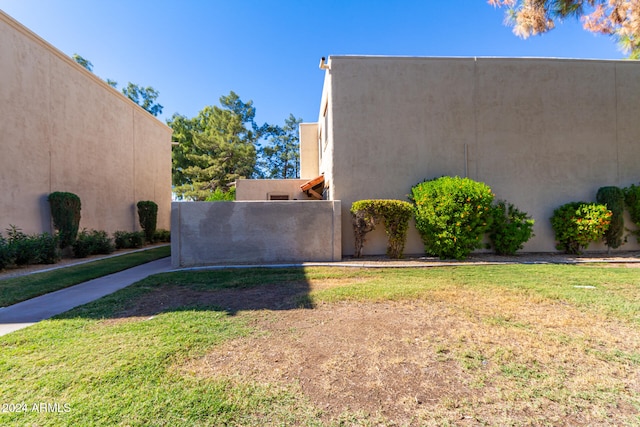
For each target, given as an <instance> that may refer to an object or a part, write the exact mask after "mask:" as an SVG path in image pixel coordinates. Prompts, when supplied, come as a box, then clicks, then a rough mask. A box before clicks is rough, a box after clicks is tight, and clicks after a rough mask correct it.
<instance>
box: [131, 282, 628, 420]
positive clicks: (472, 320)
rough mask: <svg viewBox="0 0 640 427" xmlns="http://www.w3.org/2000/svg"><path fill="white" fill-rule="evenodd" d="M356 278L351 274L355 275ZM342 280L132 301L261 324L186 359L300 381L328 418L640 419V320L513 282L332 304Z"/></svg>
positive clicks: (228, 372) (249, 378)
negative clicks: (205, 309)
mask: <svg viewBox="0 0 640 427" xmlns="http://www.w3.org/2000/svg"><path fill="white" fill-rule="evenodd" d="M349 283H351V281H349ZM342 284H343V283H342V282H341V281H340V280H328V281H317V282H311V283H304V284H303V283H296V284H287V285H272V286H260V287H256V288H246V289H228V290H220V291H212V292H196V291H192V290H189V289H185V288H177V287H164V288H159V289H158V290H156V291H155V292H153V293H152V294H151V295H147V297H145V298H144V300H140V301H139V302H138V303H136V304H135V305H134V306H132V307H131V308H129V309H128V310H127V311H126V312H123V313H121V315H122V316H123V317H127V316H146V315H153V314H156V313H158V312H159V311H165V310H168V309H171V308H176V307H183V306H189V305H195V304H197V305H202V304H211V305H215V306H218V307H220V308H222V309H225V310H228V311H229V312H231V313H233V314H235V315H238V316H243V317H244V318H245V319H246V320H247V321H248V322H249V323H250V324H251V325H252V326H253V327H254V328H255V330H256V332H255V333H254V334H252V335H251V336H249V337H245V338H241V339H237V340H233V341H229V342H227V343H225V344H223V345H221V346H219V347H216V348H215V349H213V350H212V351H211V352H210V353H208V354H207V355H206V356H204V357H202V358H199V359H197V360H190V361H189V362H187V363H186V364H184V365H181V366H176V367H175V369H176V370H178V371H179V372H181V373H182V374H183V375H189V376H195V377H198V378H227V379H230V380H231V381H236V382H238V383H239V384H240V383H247V382H249V383H251V382H257V383H263V384H277V385H279V386H284V387H291V388H292V389H293V390H297V391H298V392H299V393H300V394H301V400H303V401H306V402H309V403H310V404H311V405H313V407H314V408H316V409H318V410H319V411H320V413H321V417H322V420H323V421H324V422H326V423H331V422H336V420H349V422H348V423H347V425H361V424H366V425H370V424H373V425H465V426H467V425H469V426H471V425H473V426H475V425H567V426H569V425H571V426H581V425H584V426H588V425H627V424H628V425H632V424H634V423H635V422H638V418H637V417H638V408H639V407H640V354H639V353H638V348H640V331H638V328H637V327H635V326H634V325H630V324H624V323H620V322H613V321H611V320H609V319H607V318H605V317H604V316H600V315H597V314H594V313H592V312H591V313H587V312H583V311H580V310H578V309H576V308H575V307H573V306H571V305H568V304H565V303H562V302H552V301H548V300H543V299H540V298H536V297H535V296H527V295H523V294H517V293H514V292H509V291H506V290H505V291H496V292H491V293H490V294H488V293H486V292H479V291H473V290H468V289H459V288H455V289H442V290H437V291H433V292H431V293H429V294H428V295H427V296H426V297H425V298H423V299H420V300H410V301H401V302H340V303H331V304H327V303H321V304H319V305H317V306H316V307H314V308H301V302H304V296H305V295H306V294H308V292H312V291H314V290H317V289H320V288H326V287H334V286H341V285H342Z"/></svg>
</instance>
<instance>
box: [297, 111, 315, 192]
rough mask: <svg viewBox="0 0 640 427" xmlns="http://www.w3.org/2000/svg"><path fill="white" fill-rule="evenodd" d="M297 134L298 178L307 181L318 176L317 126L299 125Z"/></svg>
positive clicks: (310, 124)
mask: <svg viewBox="0 0 640 427" xmlns="http://www.w3.org/2000/svg"><path fill="white" fill-rule="evenodd" d="M298 134H299V135H300V178H306V179H307V180H309V179H312V178H315V177H317V176H318V175H320V172H319V169H318V167H319V165H320V158H319V155H320V152H319V150H318V124H317V123H301V124H300V126H299V133H298Z"/></svg>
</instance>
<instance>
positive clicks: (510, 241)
mask: <svg viewBox="0 0 640 427" xmlns="http://www.w3.org/2000/svg"><path fill="white" fill-rule="evenodd" d="M489 212H490V216H491V228H490V229H489V239H490V240H491V245H492V246H493V249H494V250H495V252H496V253H497V254H498V255H513V254H515V253H516V251H518V250H520V249H522V247H523V245H524V244H525V243H526V242H528V241H529V239H531V238H532V237H533V236H534V234H533V224H534V222H535V221H534V220H533V219H531V217H529V216H528V215H527V213H526V212H521V211H520V210H518V208H516V207H515V206H513V205H512V204H511V203H507V202H505V201H504V200H499V201H498V202H497V203H496V204H495V205H494V206H492V207H491V209H490V211H489Z"/></svg>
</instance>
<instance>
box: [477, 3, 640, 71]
mask: <svg viewBox="0 0 640 427" xmlns="http://www.w3.org/2000/svg"><path fill="white" fill-rule="evenodd" d="M487 1H488V3H489V4H491V5H493V6H496V7H506V8H507V22H508V23H509V24H510V25H513V31H514V33H515V34H517V35H518V36H520V37H523V38H527V37H529V36H530V35H536V34H541V33H545V32H547V31H549V30H552V29H553V28H554V27H555V21H556V20H562V19H564V18H568V17H575V18H580V19H581V20H582V22H583V26H584V28H585V29H586V30H588V31H591V32H595V33H601V34H610V35H613V36H614V37H615V38H616V39H617V40H618V41H619V42H620V44H621V46H622V47H623V49H624V50H625V51H626V52H628V53H629V54H630V56H631V57H632V58H634V59H639V58H640V24H639V23H640V2H639V1H638V0H487Z"/></svg>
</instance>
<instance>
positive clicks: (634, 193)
mask: <svg viewBox="0 0 640 427" xmlns="http://www.w3.org/2000/svg"><path fill="white" fill-rule="evenodd" d="M622 191H623V192H624V204H625V205H626V206H627V209H628V210H629V215H630V216H631V221H633V223H634V224H635V225H636V227H637V228H638V229H637V230H635V231H633V232H632V233H633V234H635V236H636V237H637V239H638V243H640V186H638V185H635V184H631V186H629V187H627V188H625V189H624V190H622Z"/></svg>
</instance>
